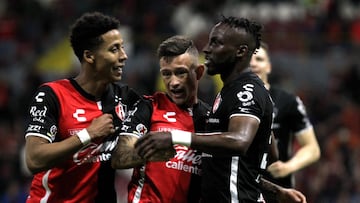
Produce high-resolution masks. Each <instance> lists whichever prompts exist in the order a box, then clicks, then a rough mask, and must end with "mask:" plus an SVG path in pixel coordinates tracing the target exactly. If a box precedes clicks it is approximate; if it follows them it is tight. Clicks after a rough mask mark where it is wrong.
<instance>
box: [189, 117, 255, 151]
mask: <svg viewBox="0 0 360 203" xmlns="http://www.w3.org/2000/svg"><path fill="white" fill-rule="evenodd" d="M258 127H259V121H258V120H257V119H255V118H253V117H250V116H234V117H232V118H231V119H230V121H229V126H228V132H223V133H221V134H215V135H214V134H197V135H195V134H193V135H192V137H191V139H192V141H191V147H193V148H195V149H198V150H200V151H203V152H206V153H211V154H218V155H221V154H224V155H245V154H246V152H247V150H248V148H249V147H250V145H251V143H252V141H253V139H254V137H255V134H256V132H257V130H258ZM199 135H201V136H199Z"/></svg>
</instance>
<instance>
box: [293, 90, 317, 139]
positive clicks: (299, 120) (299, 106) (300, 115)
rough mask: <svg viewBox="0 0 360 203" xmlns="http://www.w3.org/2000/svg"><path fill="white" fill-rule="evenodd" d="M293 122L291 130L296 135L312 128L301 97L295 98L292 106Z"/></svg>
mask: <svg viewBox="0 0 360 203" xmlns="http://www.w3.org/2000/svg"><path fill="white" fill-rule="evenodd" d="M290 112H291V120H292V121H293V122H291V123H292V126H291V129H292V131H293V132H294V134H295V135H296V134H297V133H299V132H300V131H302V130H305V129H307V128H310V127H312V124H311V122H310V119H309V117H308V115H307V113H306V107H305V105H304V103H303V102H302V101H301V99H300V97H298V96H295V98H294V101H293V102H292V104H291V111H290Z"/></svg>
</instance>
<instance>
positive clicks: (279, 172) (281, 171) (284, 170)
mask: <svg viewBox="0 0 360 203" xmlns="http://www.w3.org/2000/svg"><path fill="white" fill-rule="evenodd" d="M267 171H268V172H270V174H271V175H272V176H273V177H275V178H281V177H285V176H287V175H289V174H290V173H291V172H292V171H291V167H290V166H289V165H288V164H286V163H284V162H282V161H276V162H274V163H272V164H271V165H270V166H268V168H267Z"/></svg>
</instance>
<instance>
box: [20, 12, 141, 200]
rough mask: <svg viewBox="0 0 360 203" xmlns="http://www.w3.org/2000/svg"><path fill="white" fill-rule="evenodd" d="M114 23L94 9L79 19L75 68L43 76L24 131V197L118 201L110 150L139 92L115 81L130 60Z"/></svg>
mask: <svg viewBox="0 0 360 203" xmlns="http://www.w3.org/2000/svg"><path fill="white" fill-rule="evenodd" d="M119 25H120V24H119V21H118V20H117V19H115V18H113V17H110V16H106V15H103V14H101V13H98V12H93V13H86V14H84V15H82V16H81V17H80V18H78V19H77V20H76V22H75V23H74V24H73V26H72V28H71V34H70V42H71V46H72V48H73V51H74V52H75V55H76V56H77V58H78V59H79V61H80V63H81V69H80V72H79V74H78V75H77V76H76V77H74V78H69V79H62V80H57V81H52V82H48V83H45V84H43V85H41V86H40V87H39V88H38V90H37V91H36V93H35V94H34V96H33V98H32V100H31V102H30V106H29V111H28V114H29V117H30V121H29V124H28V128H27V130H26V135H25V137H26V146H25V148H26V164H27V167H28V168H29V169H30V171H31V172H32V173H33V174H34V177H33V180H32V183H31V187H30V194H29V196H28V199H27V202H28V203H35V202H36V203H39V202H43V203H45V202H68V203H79V202H88V203H90V202H110V203H111V202H114V203H115V202H116V193H115V189H114V172H115V171H114V170H113V169H112V168H111V163H110V157H111V152H112V150H113V149H114V148H115V146H116V142H117V138H118V136H117V135H118V130H117V129H120V127H121V122H122V120H124V119H125V116H126V115H127V107H128V106H130V105H131V104H132V103H133V101H132V98H136V97H135V96H136V94H135V93H133V92H132V90H131V89H129V88H128V87H127V86H120V85H119V84H118V83H116V82H117V81H119V80H120V79H121V77H122V69H123V67H124V65H125V61H126V59H127V55H126V53H125V51H124V48H123V44H124V41H123V37H122V35H121V33H120V32H119V30H118V28H119ZM132 95H134V96H132Z"/></svg>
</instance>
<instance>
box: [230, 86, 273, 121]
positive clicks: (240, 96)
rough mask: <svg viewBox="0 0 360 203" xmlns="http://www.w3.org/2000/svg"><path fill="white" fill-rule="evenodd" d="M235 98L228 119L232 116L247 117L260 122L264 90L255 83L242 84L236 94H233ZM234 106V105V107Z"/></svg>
mask: <svg viewBox="0 0 360 203" xmlns="http://www.w3.org/2000/svg"><path fill="white" fill-rule="evenodd" d="M233 95H235V98H234V100H233V102H234V103H233V104H231V105H229V106H230V107H232V109H231V111H230V118H231V117H234V116H249V117H253V118H255V119H256V120H258V121H259V122H260V118H261V117H262V114H263V113H262V112H263V110H262V109H264V108H265V107H264V105H265V102H264V101H265V99H264V97H266V96H267V95H266V94H264V90H261V88H260V86H259V85H257V84H256V83H251V82H249V83H243V84H242V85H241V86H240V87H239V88H237V89H236V92H233ZM234 104H235V105H234Z"/></svg>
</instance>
